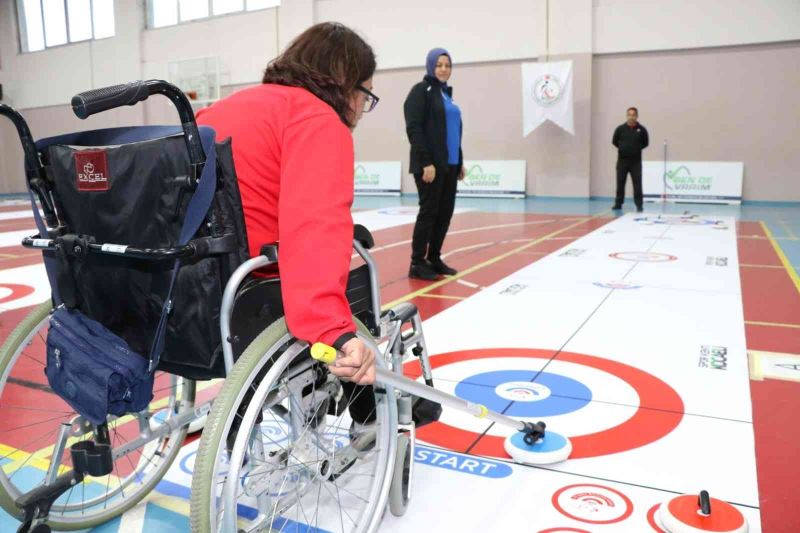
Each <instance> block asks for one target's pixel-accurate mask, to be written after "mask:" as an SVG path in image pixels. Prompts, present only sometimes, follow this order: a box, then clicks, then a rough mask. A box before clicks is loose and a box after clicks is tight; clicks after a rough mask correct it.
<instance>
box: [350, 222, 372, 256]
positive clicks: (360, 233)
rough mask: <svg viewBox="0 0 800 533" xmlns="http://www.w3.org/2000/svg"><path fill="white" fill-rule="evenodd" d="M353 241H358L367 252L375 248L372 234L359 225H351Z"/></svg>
mask: <svg viewBox="0 0 800 533" xmlns="http://www.w3.org/2000/svg"><path fill="white" fill-rule="evenodd" d="M353 240H354V241H358V242H359V244H361V246H363V247H364V248H366V249H367V250H369V249H370V248H372V247H373V246H375V239H373V238H372V233H370V232H369V230H368V229H367V228H365V227H364V226H362V225H361V224H354V225H353Z"/></svg>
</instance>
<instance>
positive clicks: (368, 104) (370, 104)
mask: <svg viewBox="0 0 800 533" xmlns="http://www.w3.org/2000/svg"><path fill="white" fill-rule="evenodd" d="M356 89H358V90H359V91H361V92H362V93H364V94H366V95H367V98H366V99H365V100H364V113H369V112H370V111H372V110H373V109H375V106H377V105H378V102H380V100H381V99H380V98H378V97H377V96H375V95H374V94H372V91H370V90H369V89H367V88H365V87H364V86H362V85H359V86H358V87H356Z"/></svg>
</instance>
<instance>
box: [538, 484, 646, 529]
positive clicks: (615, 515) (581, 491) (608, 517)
mask: <svg viewBox="0 0 800 533" xmlns="http://www.w3.org/2000/svg"><path fill="white" fill-rule="evenodd" d="M552 503H553V507H555V508H556V510H557V511H558V512H559V513H561V514H563V515H564V516H566V517H568V518H572V519H573V520H578V521H580V522H585V523H587V524H615V523H618V522H622V521H623V520H625V519H626V518H628V517H629V516H631V514H633V503H632V502H631V500H630V498H628V497H627V496H625V495H624V494H623V493H621V492H620V491H618V490H615V489H612V488H611V487H604V486H603V485H591V484H588V483H587V484H584V485H568V486H566V487H563V488H561V489H559V490H557V491H556V492H555V494H553V498H552Z"/></svg>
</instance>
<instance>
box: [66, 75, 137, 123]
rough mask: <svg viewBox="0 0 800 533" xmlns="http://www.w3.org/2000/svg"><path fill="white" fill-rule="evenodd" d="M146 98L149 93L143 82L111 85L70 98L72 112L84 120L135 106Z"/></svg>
mask: <svg viewBox="0 0 800 533" xmlns="http://www.w3.org/2000/svg"><path fill="white" fill-rule="evenodd" d="M148 96H150V92H149V91H148V88H147V86H146V85H145V82H143V81H134V82H131V83H125V84H122V85H112V86H110V87H102V88H100V89H92V90H89V91H84V92H82V93H78V94H76V95H75V96H73V97H72V110H73V111H74V112H75V115H76V116H77V117H78V118H80V119H86V118H89V117H90V116H92V115H94V114H95V113H100V112H101V111H107V110H109V109H114V108H115V107H122V106H124V105H135V104H137V103H139V102H141V101H143V100H147V97H148Z"/></svg>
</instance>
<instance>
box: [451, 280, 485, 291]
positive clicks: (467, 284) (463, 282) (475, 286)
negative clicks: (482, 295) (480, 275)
mask: <svg viewBox="0 0 800 533" xmlns="http://www.w3.org/2000/svg"><path fill="white" fill-rule="evenodd" d="M456 283H459V284H461V285H464V286H465V287H469V288H470V289H480V288H481V286H480V285H478V284H477V283H472V282H471V281H467V280H465V279H457V280H456Z"/></svg>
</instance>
